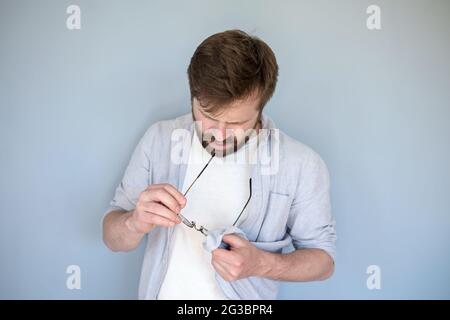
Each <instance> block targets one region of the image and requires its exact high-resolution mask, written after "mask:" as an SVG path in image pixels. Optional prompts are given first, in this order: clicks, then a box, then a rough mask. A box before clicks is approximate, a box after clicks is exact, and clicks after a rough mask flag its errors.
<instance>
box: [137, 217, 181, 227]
mask: <svg viewBox="0 0 450 320" xmlns="http://www.w3.org/2000/svg"><path fill="white" fill-rule="evenodd" d="M143 219H144V220H145V222H146V223H150V224H154V225H158V226H163V227H167V228H169V227H173V226H175V222H173V221H172V220H169V219H167V218H164V217H162V216H158V215H156V214H152V215H146V216H145V217H144V218H143Z"/></svg>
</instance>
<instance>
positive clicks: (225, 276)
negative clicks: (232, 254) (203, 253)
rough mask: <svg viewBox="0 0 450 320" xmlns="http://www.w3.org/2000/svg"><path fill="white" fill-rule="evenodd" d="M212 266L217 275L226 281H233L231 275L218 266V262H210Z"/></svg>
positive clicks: (220, 265)
mask: <svg viewBox="0 0 450 320" xmlns="http://www.w3.org/2000/svg"><path fill="white" fill-rule="evenodd" d="M212 265H213V267H214V269H215V270H216V271H217V273H219V275H220V276H221V277H222V278H224V279H225V280H226V281H231V279H233V277H232V276H231V274H230V273H229V272H228V270H227V269H226V268H225V267H224V266H222V264H220V263H219V262H216V261H212Z"/></svg>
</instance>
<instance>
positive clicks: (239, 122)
mask: <svg viewBox="0 0 450 320" xmlns="http://www.w3.org/2000/svg"><path fill="white" fill-rule="evenodd" d="M198 110H199V111H200V113H201V114H202V115H204V116H205V117H207V118H208V119H210V120H214V121H217V119H214V118H212V117H210V116H209V115H207V114H206V113H204V112H203V110H201V108H198ZM248 121H250V119H248V120H243V121H226V123H228V124H241V123H245V122H248Z"/></svg>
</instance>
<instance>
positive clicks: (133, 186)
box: [103, 130, 152, 217]
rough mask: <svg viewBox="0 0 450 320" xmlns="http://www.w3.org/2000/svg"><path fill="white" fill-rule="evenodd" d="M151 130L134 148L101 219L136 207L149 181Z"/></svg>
mask: <svg viewBox="0 0 450 320" xmlns="http://www.w3.org/2000/svg"><path fill="white" fill-rule="evenodd" d="M151 138H152V137H151V130H147V132H146V133H145V134H144V136H143V137H142V138H141V139H140V141H139V143H138V144H137V146H136V147H135V149H134V151H133V153H132V155H131V159H130V161H129V163H128V165H127V167H126V170H125V173H124V175H123V177H122V181H121V182H120V184H119V185H118V186H117V188H116V190H115V193H114V197H113V199H112V200H111V202H110V203H109V207H108V208H107V210H106V211H105V213H104V215H103V217H104V216H105V215H106V214H107V213H109V212H111V211H113V210H124V211H129V210H132V209H134V208H135V207H136V203H137V200H138V198H139V195H140V194H141V192H142V191H144V190H145V189H146V188H147V186H148V185H149V184H151V181H150V176H151V174H150V172H151V171H150V170H151V160H150V157H149V150H150V143H151Z"/></svg>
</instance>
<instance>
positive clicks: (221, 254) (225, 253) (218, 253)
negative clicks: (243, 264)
mask: <svg viewBox="0 0 450 320" xmlns="http://www.w3.org/2000/svg"><path fill="white" fill-rule="evenodd" d="M212 255H213V257H214V258H215V259H217V260H219V261H221V262H226V263H228V264H230V265H235V266H236V265H239V262H240V259H239V255H238V254H237V253H236V252H232V251H230V250H225V249H216V250H214V251H213V252H212Z"/></svg>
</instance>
